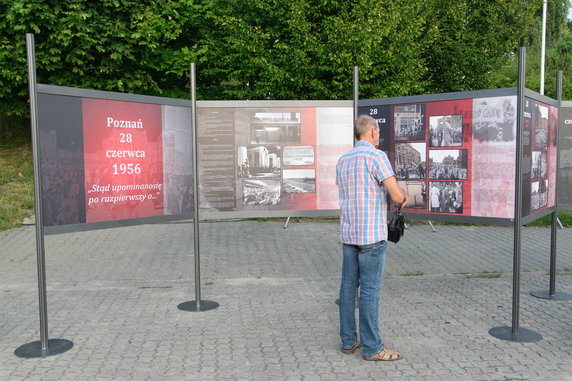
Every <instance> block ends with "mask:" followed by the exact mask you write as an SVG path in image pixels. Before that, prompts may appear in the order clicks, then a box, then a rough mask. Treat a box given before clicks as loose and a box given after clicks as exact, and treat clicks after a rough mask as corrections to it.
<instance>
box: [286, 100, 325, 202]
mask: <svg viewBox="0 0 572 381" xmlns="http://www.w3.org/2000/svg"><path fill="white" fill-rule="evenodd" d="M289 111H291V112H294V113H296V112H299V113H300V144H284V147H283V148H282V152H283V154H284V155H286V153H287V152H288V149H290V150H293V149H294V147H296V146H299V147H304V148H307V149H308V150H309V151H313V154H314V158H313V161H312V160H309V161H307V162H302V163H289V162H288V161H285V160H284V161H283V168H282V181H283V183H284V184H290V185H289V186H292V184H294V183H295V182H299V183H301V184H302V185H306V186H307V185H310V186H313V189H305V191H302V192H295V193H292V192H291V191H290V192H289V191H288V190H286V186H283V187H284V188H285V189H284V192H283V194H282V206H283V208H284V209H293V210H315V209H316V208H317V197H316V192H317V191H318V189H317V187H316V185H317V184H318V181H319V179H318V173H317V171H316V164H317V163H316V159H315V158H316V109H315V108H310V107H308V108H301V109H291V110H289ZM286 147H287V148H286ZM284 158H285V157H284ZM289 164H293V165H289ZM291 176H292V177H291ZM304 182H306V183H305V184H304Z"/></svg>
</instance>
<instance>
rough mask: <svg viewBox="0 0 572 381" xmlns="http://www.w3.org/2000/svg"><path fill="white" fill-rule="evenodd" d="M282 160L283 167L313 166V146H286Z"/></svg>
mask: <svg viewBox="0 0 572 381" xmlns="http://www.w3.org/2000/svg"><path fill="white" fill-rule="evenodd" d="M282 158H283V164H284V165H292V166H295V165H314V146H286V147H284V151H283V152H282Z"/></svg>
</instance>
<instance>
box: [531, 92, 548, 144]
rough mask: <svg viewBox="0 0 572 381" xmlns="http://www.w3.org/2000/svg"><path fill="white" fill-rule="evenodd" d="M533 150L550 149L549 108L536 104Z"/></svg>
mask: <svg viewBox="0 0 572 381" xmlns="http://www.w3.org/2000/svg"><path fill="white" fill-rule="evenodd" d="M532 133H533V140H532V141H533V144H532V149H538V150H541V149H546V148H547V147H548V107H546V106H543V105H540V104H538V103H536V102H534V124H533V126H532Z"/></svg>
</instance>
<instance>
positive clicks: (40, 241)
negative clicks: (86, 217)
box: [14, 33, 73, 358]
mask: <svg viewBox="0 0 572 381" xmlns="http://www.w3.org/2000/svg"><path fill="white" fill-rule="evenodd" d="M26 52H27V56H28V85H29V91H30V124H31V129H32V154H33V155H32V156H33V162H34V163H33V165H34V208H35V218H36V256H37V266H38V302H39V308H40V341H34V342H31V343H28V344H24V345H22V346H20V347H19V348H18V349H16V350H15V351H14V354H15V355H16V356H18V357H23V358H33V357H46V356H53V355H57V354H60V353H63V352H66V351H67V350H69V349H71V348H72V347H73V343H72V342H71V341H69V340H63V339H52V340H50V339H49V338H48V301H47V292H46V258H45V246H44V223H43V221H44V220H43V216H42V182H41V168H40V131H39V129H38V90H37V86H36V51H35V47H34V35H33V34H31V33H27V34H26Z"/></svg>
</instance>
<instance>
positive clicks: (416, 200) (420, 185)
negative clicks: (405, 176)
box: [397, 180, 427, 209]
mask: <svg viewBox="0 0 572 381" xmlns="http://www.w3.org/2000/svg"><path fill="white" fill-rule="evenodd" d="M397 183H398V184H399V186H400V187H401V188H402V189H403V190H404V191H405V193H407V194H408V195H409V200H408V201H407V206H406V207H407V208H414V209H427V184H426V183H425V181H414V180H398V181H397Z"/></svg>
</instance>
